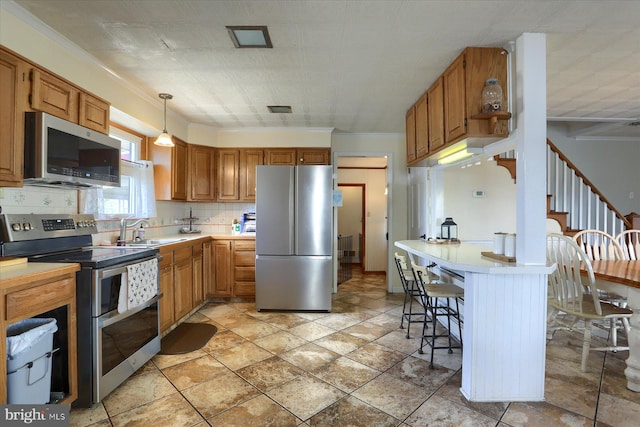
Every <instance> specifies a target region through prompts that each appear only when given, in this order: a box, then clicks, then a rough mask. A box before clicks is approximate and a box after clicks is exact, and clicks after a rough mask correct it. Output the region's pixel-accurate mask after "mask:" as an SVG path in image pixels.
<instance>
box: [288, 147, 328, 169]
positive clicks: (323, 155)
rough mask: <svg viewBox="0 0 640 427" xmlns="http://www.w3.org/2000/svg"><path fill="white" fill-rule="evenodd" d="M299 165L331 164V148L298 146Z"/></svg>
mask: <svg viewBox="0 0 640 427" xmlns="http://www.w3.org/2000/svg"><path fill="white" fill-rule="evenodd" d="M296 157H297V163H296V164H298V165H330V164H331V149H330V148H298V149H296Z"/></svg>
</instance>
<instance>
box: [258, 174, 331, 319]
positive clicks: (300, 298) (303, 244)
mask: <svg viewBox="0 0 640 427" xmlns="http://www.w3.org/2000/svg"><path fill="white" fill-rule="evenodd" d="M332 184H333V183H332V168H331V166H258V167H257V190H256V308H257V309H258V310H318V311H330V310H331V292H332V287H333V280H332V279H333V262H332V249H333V248H332V241H333V239H332V234H333V227H332V215H333V209H332V202H333V185H332Z"/></svg>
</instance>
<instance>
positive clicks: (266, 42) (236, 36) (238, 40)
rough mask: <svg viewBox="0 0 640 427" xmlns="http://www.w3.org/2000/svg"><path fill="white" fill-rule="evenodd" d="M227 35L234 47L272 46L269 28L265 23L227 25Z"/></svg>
mask: <svg viewBox="0 0 640 427" xmlns="http://www.w3.org/2000/svg"><path fill="white" fill-rule="evenodd" d="M227 31H228V32H229V37H231V41H232V42H233V45H234V46H235V47H236V48H241V47H262V48H272V47H273V45H272V44H271V38H270V37H269V30H268V29H267V27H266V25H258V26H255V25H254V26H247V25H241V26H227Z"/></svg>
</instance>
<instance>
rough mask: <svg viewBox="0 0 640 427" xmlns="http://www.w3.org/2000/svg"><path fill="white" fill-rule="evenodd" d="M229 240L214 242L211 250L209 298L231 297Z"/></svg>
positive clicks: (230, 243)
mask: <svg viewBox="0 0 640 427" xmlns="http://www.w3.org/2000/svg"><path fill="white" fill-rule="evenodd" d="M231 245H232V242H231V240H214V241H213V245H212V249H213V251H212V252H213V256H212V263H211V267H212V274H211V279H212V280H211V283H210V285H209V296H212V297H230V296H232V295H233V282H232V279H231Z"/></svg>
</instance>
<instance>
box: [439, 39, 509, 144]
mask: <svg viewBox="0 0 640 427" xmlns="http://www.w3.org/2000/svg"><path fill="white" fill-rule="evenodd" d="M507 57H508V55H507V52H506V51H505V50H504V49H501V48H485V47H468V48H466V49H465V50H464V51H463V52H462V53H461V54H460V56H458V58H456V60H455V61H454V62H453V63H452V64H451V65H450V66H449V68H447V70H446V71H445V72H444V74H443V79H444V106H445V108H444V124H445V141H446V143H447V144H452V143H454V142H457V141H459V140H461V139H463V138H469V137H499V138H503V137H506V136H508V134H509V126H508V123H507V122H506V121H500V122H498V123H497V125H496V128H495V129H493V128H490V127H489V126H490V125H489V121H488V120H486V119H473V118H472V116H473V115H475V114H480V113H481V112H482V88H483V87H484V85H485V82H486V80H487V79H489V78H492V77H495V78H497V79H498V82H499V83H500V85H501V86H502V91H503V98H504V99H505V100H507V99H508V82H507V59H508V58H507ZM505 105H506V104H505Z"/></svg>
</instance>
